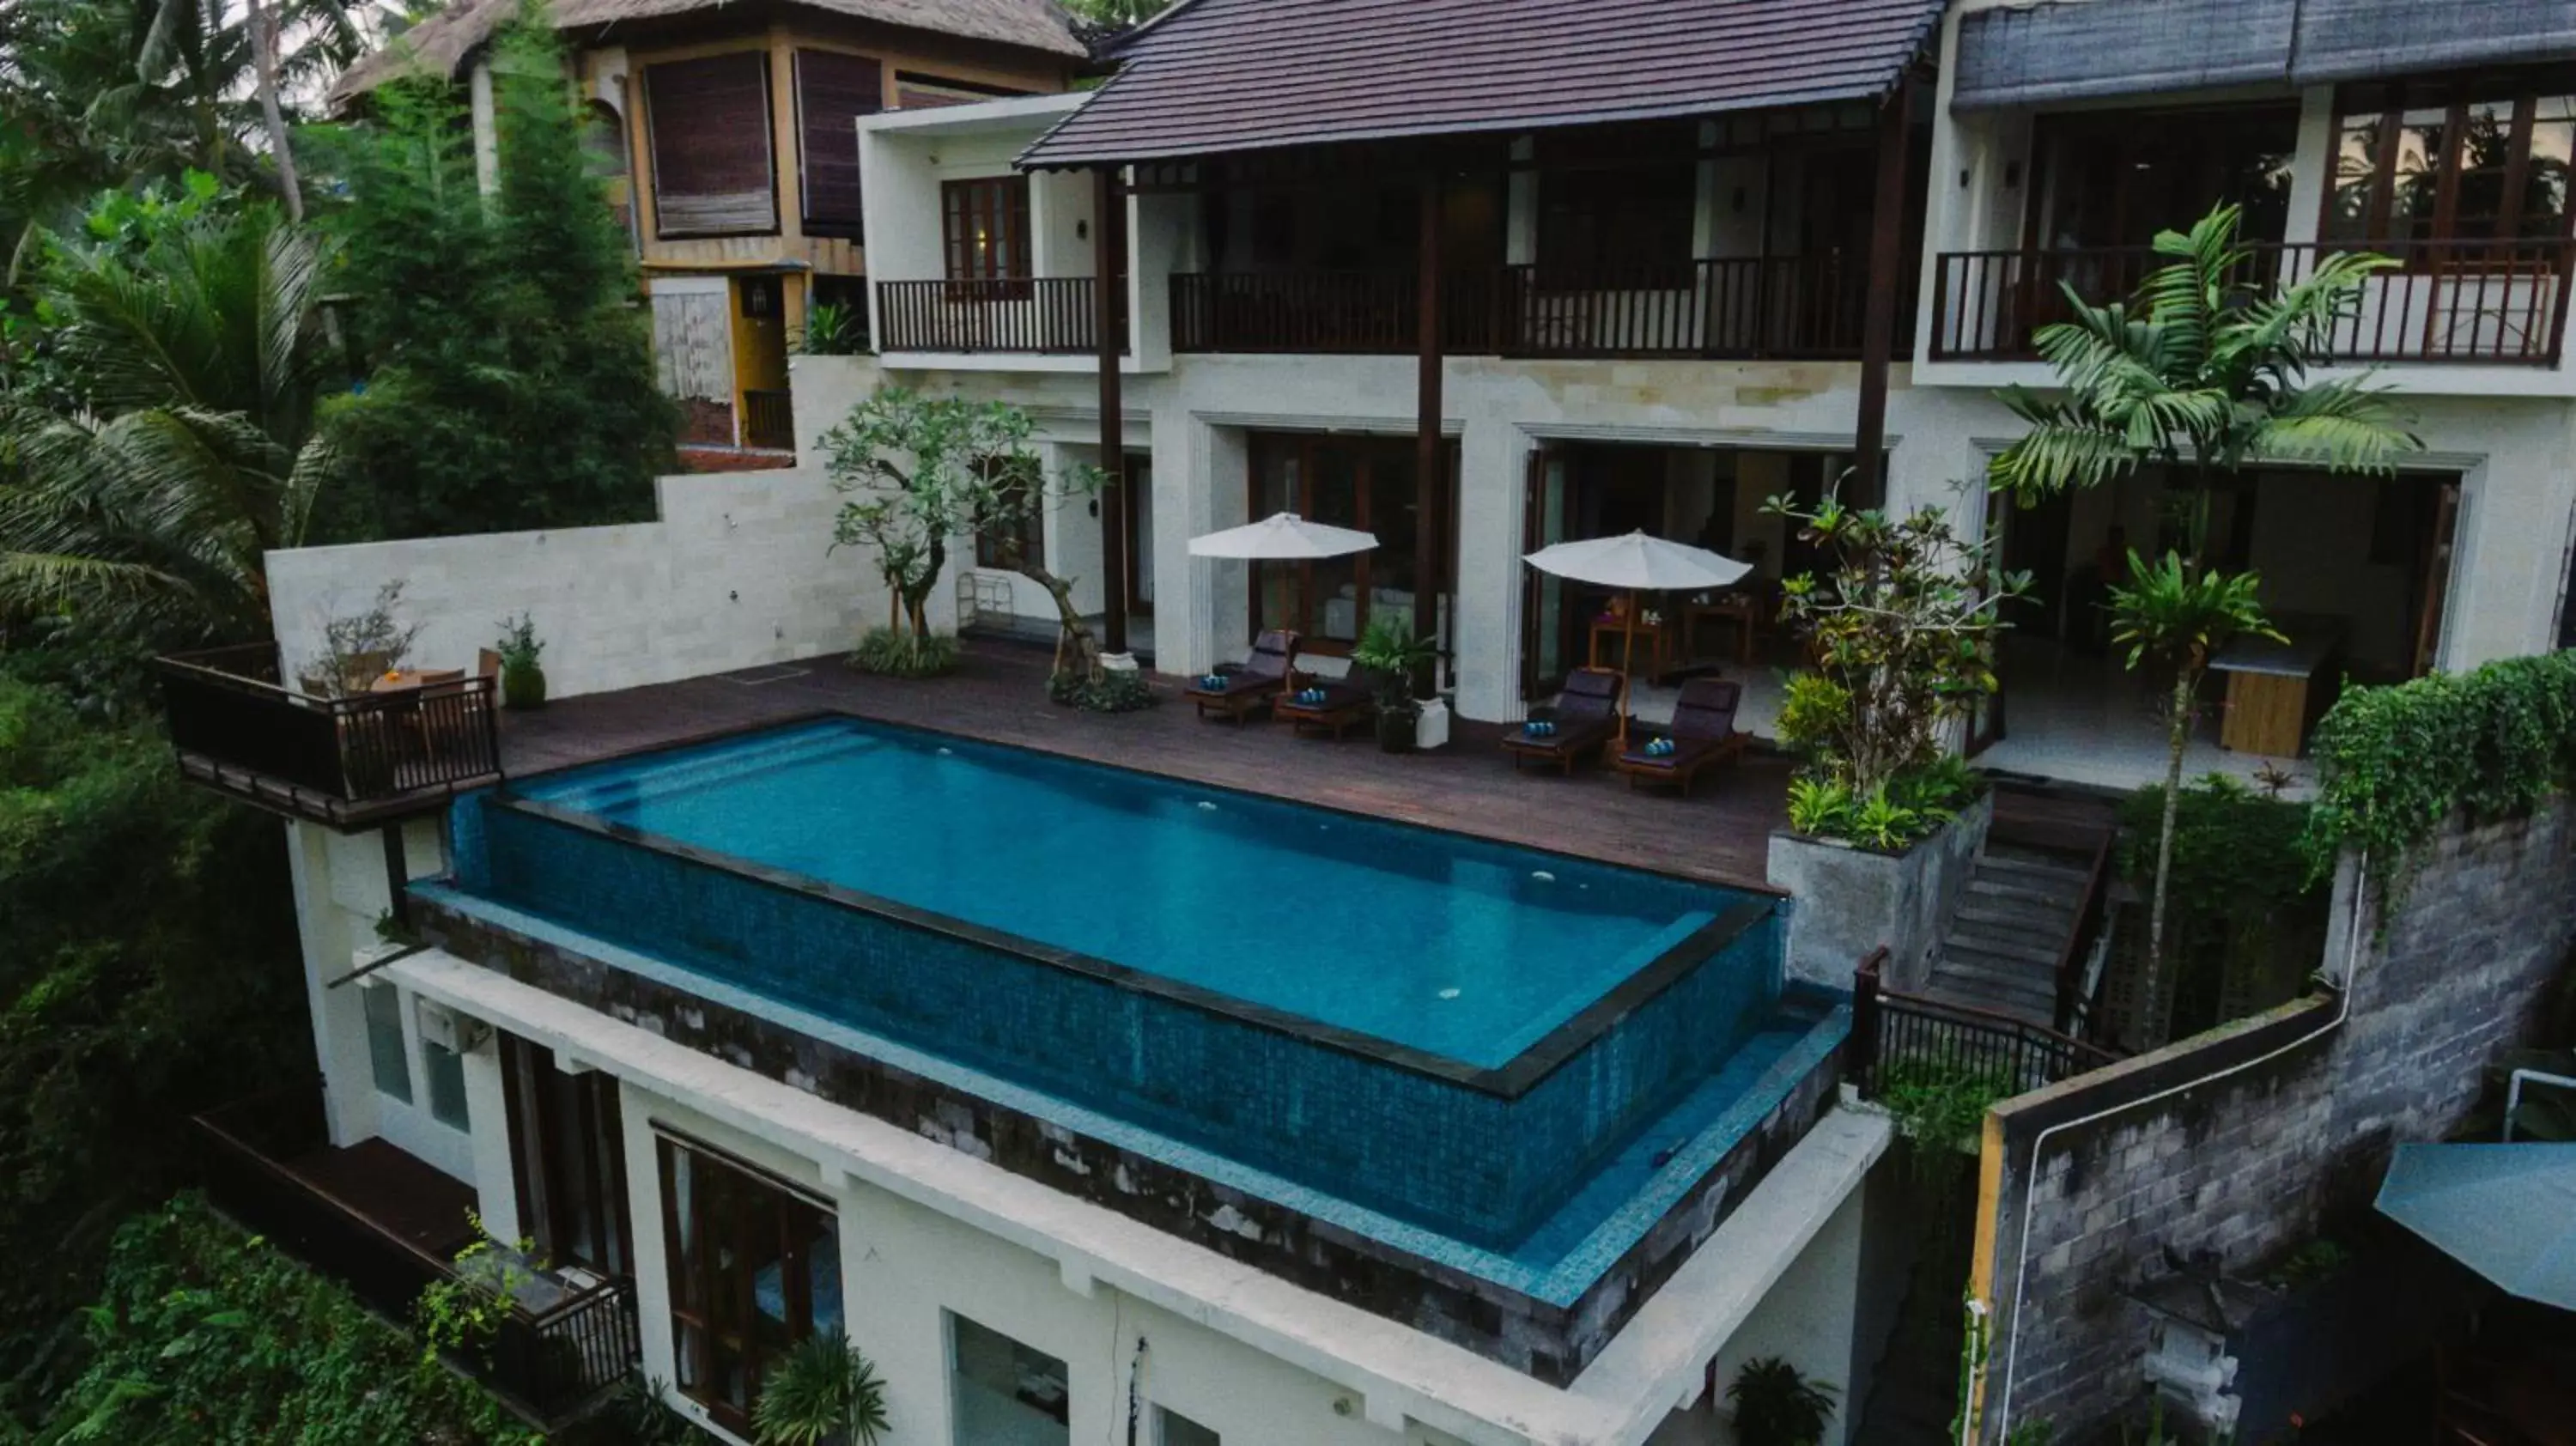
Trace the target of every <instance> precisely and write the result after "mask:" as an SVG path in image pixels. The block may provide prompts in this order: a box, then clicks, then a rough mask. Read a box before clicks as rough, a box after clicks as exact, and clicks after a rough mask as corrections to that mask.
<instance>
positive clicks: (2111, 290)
mask: <svg viewBox="0 0 2576 1446" xmlns="http://www.w3.org/2000/svg"><path fill="white" fill-rule="evenodd" d="M2245 249H2246V260H2245V264H2244V267H2243V282H2244V285H2245V286H2246V287H2247V288H2248V289H2249V290H2255V289H2261V288H2264V287H2268V286H2287V285H2295V284H2296V283H2298V282H2300V281H2302V280H2305V279H2306V278H2308V277H2310V276H2312V275H2314V274H2315V273H2316V270H2317V266H2318V264H2319V263H2320V262H2321V261H2322V260H2324V259H2325V258H2326V257H2329V256H2334V255H2339V254H2347V253H2351V252H2356V251H2370V252H2376V253H2378V254H2381V255H2384V256H2387V257H2389V258H2391V259H2393V260H2394V261H2396V262H2397V263H2398V264H2397V265H2396V266H2394V267H2392V268H2390V269H2388V270H2385V271H2381V272H2378V273H2376V274H2374V275H2372V276H2371V277H2369V278H2368V279H2367V280H2366V281H2364V282H2363V284H2362V286H2361V289H2360V291H2359V294H2358V295H2357V296H2356V297H2355V298H2354V301H2353V303H2352V304H2351V305H2350V306H2348V307H2346V308H2345V311H2344V314H2343V315H2342V316H2340V317H2338V318H2336V320H2335V321H2334V322H2333V323H2332V324H2331V325H2330V326H2328V327H2327V328H2326V333H2325V335H2324V336H2323V337H2321V338H2319V351H2320V357H2319V359H2320V360H2324V361H2332V362H2361V363H2369V362H2382V363H2386V362H2397V363H2469V364H2485V365H2491V366H2555V365H2557V363H2558V358H2559V353H2560V348H2561V345H2562V342H2563V337H2564V333H2565V331H2566V323H2567V302H2568V280H2569V272H2570V269H2571V268H2570V262H2571V261H2572V260H2576V242H2570V241H2567V240H2559V239H2549V240H2502V241H2495V240H2483V241H2456V240H2455V241H2390V242H2377V243H2372V244H2370V245H2367V246H2362V245H2346V244H2339V243H2320V242H2304V243H2297V244H2289V243H2279V242H2273V243H2260V244H2254V245H2249V246H2248V247H2246V248H2245ZM2171 261H2172V258H2171V257H2167V256H2161V255H2158V254H2157V253H2156V252H2155V251H2154V250H2152V249H2151V248H2148V247H2144V246H2115V247H2084V248H2070V249H2065V250H2046V251H2043V250H2027V251H1963V252H1947V253H1944V254H1943V255H1942V256H1941V258H1940V260H1939V263H1938V265H1937V267H1936V274H1935V288H1936V289H1935V291H1934V293H1933V298H1932V347H1931V355H1932V357H1933V359H1934V360H1936V361H2027V360H2030V359H2032V358H2034V357H2036V356H2038V354H2039V352H2038V347H2037V344H2036V337H2037V335H2038V333H2039V331H2040V329H2041V328H2043V327H2046V326H2049V325H2051V324H2054V323H2057V322H2063V321H2067V320H2070V319H2071V318H2072V316H2073V314H2074V313H2073V308H2072V307H2071V306H2070V305H2069V304H2068V302H2067V298H2066V292H2067V290H2068V289H2070V288H2071V289H2072V290H2073V291H2074V292H2075V294H2076V295H2078V296H2080V297H2082V298H2084V300H2085V301H2087V302H2088V303H2092V304H2095V305H2099V304H2101V303H2103V302H2106V301H2111V300H2117V299H2122V298H2126V297H2128V296H2129V295H2131V294H2132V293H2134V292H2135V291H2136V290H2137V288H2138V285H2139V283H2140V282H2142V281H2144V280H2145V279H2146V278H2147V276H2148V275H2149V274H2150V273H2152V272H2154V271H2155V270H2157V269H2158V268H2160V267H2162V266H2165V265H2167V264H2169V263H2170V262H2171Z"/></svg>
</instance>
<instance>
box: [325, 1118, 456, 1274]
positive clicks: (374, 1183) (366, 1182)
mask: <svg viewBox="0 0 2576 1446" xmlns="http://www.w3.org/2000/svg"><path fill="white" fill-rule="evenodd" d="M284 1163H285V1168H286V1171H287V1173H289V1174H291V1175H293V1176H295V1178H297V1179H299V1180H301V1181H303V1182H304V1183H305V1184H307V1185H310V1186H312V1187H313V1188H314V1189H316V1190H318V1191H320V1192H322V1193H323V1194H324V1195H327V1196H329V1197H331V1198H332V1199H334V1200H337V1201H339V1202H340V1203H341V1204H343V1205H346V1206H347V1207H349V1208H350V1209H351V1210H354V1211H356V1212H357V1213H358V1214H359V1215H360V1216H362V1217H364V1218H365V1219H366V1220H367V1221H369V1222H370V1223H372V1224H373V1225H374V1226H375V1227H376V1228H377V1229H379V1230H382V1231H384V1232H385V1233H386V1234H388V1235H393V1236H397V1237H400V1238H401V1239H402V1240H403V1241H404V1242H405V1243H406V1244H409V1245H411V1246H412V1247H414V1248H416V1249H418V1250H420V1251H422V1252H423V1253H425V1254H428V1255H431V1256H434V1257H436V1258H437V1259H440V1260H453V1259H455V1258H456V1253H457V1252H458V1251H460V1250H463V1249H464V1248H465V1247H466V1246H468V1245H471V1244H473V1243H474V1228H473V1226H472V1224H471V1223H470V1221H471V1216H472V1214H473V1211H474V1207H475V1200H474V1189H473V1187H472V1186H470V1185H467V1184H466V1183H464V1182H463V1181H461V1180H458V1179H456V1178H455V1177H453V1176H451V1175H447V1174H445V1173H443V1172H441V1171H439V1170H438V1169H436V1168H434V1167H433V1166H431V1165H429V1164H427V1163H424V1162H423V1161H421V1160H420V1159H419V1158H417V1157H415V1156H413V1155H410V1154H407V1153H405V1152H404V1151H402V1150H400V1149H398V1148H396V1147H395V1146H393V1145H391V1144H388V1143H386V1142H385V1141H383V1140H380V1139H378V1140H360V1141H359V1142H358V1143H356V1144H354V1145H350V1146H347V1147H346V1148H334V1147H326V1148H323V1149H319V1150H315V1151H313V1152H312V1153H310V1154H306V1155H301V1156H298V1157H296V1158H295V1159H292V1160H288V1161H286V1162H284Z"/></svg>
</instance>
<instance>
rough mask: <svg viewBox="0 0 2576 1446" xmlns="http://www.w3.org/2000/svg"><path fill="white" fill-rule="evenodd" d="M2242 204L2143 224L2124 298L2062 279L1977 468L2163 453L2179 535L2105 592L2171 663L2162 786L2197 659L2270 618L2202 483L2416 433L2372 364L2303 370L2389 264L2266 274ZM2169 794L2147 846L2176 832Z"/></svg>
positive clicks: (2158, 936) (2157, 924)
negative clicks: (2042, 370)
mask: <svg viewBox="0 0 2576 1446" xmlns="http://www.w3.org/2000/svg"><path fill="white" fill-rule="evenodd" d="M2242 220H2243V216H2242V213H2241V212H2240V211H2239V210H2238V209H2237V208H2236V207H2234V206H2222V207H2220V208H2218V209H2217V210H2215V211H2212V212H2210V213H2209V214H2208V215H2207V216H2205V217H2203V218H2201V220H2200V221H2199V222H2197V223H2196V224H2194V225H2193V227H2192V228H2191V230H2190V231H2189V232H2188V233H2183V232H2175V231H2167V232H2164V233H2162V234H2160V235H2158V236H2157V237H2156V239H2155V250H2156V252H2157V254H2159V255H2161V256H2164V257H2166V258H2169V259H2168V261H2167V264H2165V265H2164V266H2161V267H2159V268H2157V270H2155V271H2154V272H2153V273H2151V274H2150V275H2149V276H2148V277H2147V279H2146V280H2145V281H2144V282H2143V283H2142V284H2141V285H2140V286H2139V288H2138V292H2137V295H2136V296H2134V297H2132V298H2130V299H2128V300H2126V301H2118V300H2115V301H2110V302H2106V303H2104V304H2102V305H2099V306H2096V305H2093V304H2091V303H2089V302H2087V301H2086V300H2085V299H2084V298H2083V297H2081V296H2079V295H2077V294H2076V293H2075V291H2074V289H2073V288H2072V287H2069V288H2067V290H2066V300H2067V303H2068V305H2069V306H2070V307H2071V309H2072V315H2073V317H2074V319H2073V320H2072V321H2067V322H2061V323H2058V324H2055V325H2051V326H2046V327H2042V328H2041V329H2040V331H2039V336H2038V345H2039V352H2040V355H2041V356H2042V357H2043V358H2044V359H2046V360H2047V362H2048V363H2049V364H2050V365H2051V366H2052V367H2054V368H2055V369H2056V371H2057V375H2058V381H2059V386H2058V388H2057V390H2055V391H2053V392H2052V393H2050V394H2048V395H2041V394H2038V393H2035V392H2031V391H2027V390H2025V389H2022V388H2019V387H2015V388H2011V389H2008V390H2007V391H2005V392H2004V393H2003V401H2004V404H2005V405H2006V406H2008V407H2010V408H2011V409H2012V411H2013V412H2014V414H2015V415H2017V416H2019V417H2020V418H2021V419H2022V420H2023V421H2024V422H2025V423H2027V424H2028V426H2029V430H2028V431H2027V432H2025V433H2024V434H2023V435H2022V436H2021V438H2020V439H2019V440H2017V441H2015V442H2014V443H2013V444H2012V445H2011V446H2009V447H2006V448H2005V449H2004V450H2003V451H2001V452H1999V453H1997V454H1996V456H1995V457H1994V459H1993V461H1992V463H1991V464H1990V465H1989V467H1988V469H1987V481H1988V483H1989V485H1991V486H1992V487H1993V488H1994V490H1995V491H1997V492H2000V493H2005V494H2008V495H2010V496H2012V497H2014V498H2015V499H2016V500H2018V501H2020V502H2022V503H2025V504H2028V503H2032V502H2036V501H2038V500H2040V499H2041V498H2043V497H2045V496H2047V495H2049V494H2051V493H2055V492H2060V491H2065V490H2068V489H2075V488H2087V487H2097V486H2100V485H2102V484H2104V483H2107V482H2111V481H2115V480H2118V479H2120V478H2124V477H2128V476H2132V475H2134V474H2135V473H2137V472H2138V471H2139V470H2140V469H2141V468H2145V467H2149V466H2156V467H2161V468H2163V469H2164V470H2165V473H2166V476H2167V479H2168V483H2169V485H2171V486H2175V487H2179V488H2181V489H2182V491H2181V493H2180V504H2179V511H2180V513H2181V515H2180V517H2179V518H2178V519H2177V520H2178V521H2179V522H2180V524H2181V531H2182V534H2183V536H2184V537H2185V538H2186V539H2187V541H2186V545H2185V547H2184V548H2183V549H2182V550H2180V551H2177V552H2170V553H2168V554H2167V555H2166V556H2165V557H2164V559H2163V560H2161V561H2160V562H2155V563H2150V562H2148V561H2146V560H2144V559H2142V558H2139V557H2137V556H2136V555H2135V554H2132V555H2131V558H2130V562H2129V566H2130V582H2129V585H2128V586H2127V587H2125V588H2115V589H2114V591H2113V594H2112V608H2113V623H2114V637H2115V639H2116V640H2117V641H2119V642H2121V643H2122V644H2124V645H2125V646H2127V647H2128V649H2129V663H2130V666H2131V667H2133V668H2134V667H2137V666H2138V665H2139V664H2141V663H2143V662H2145V661H2147V660H2149V659H2155V660H2157V661H2159V662H2161V663H2164V664H2166V665H2168V666H2170V667H2172V668H2173V669H2174V672H2175V677H2174V683H2173V689H2172V694H2171V707H2172V718H2171V726H2170V730H2169V733H2168V737H2167V761H2166V768H2165V796H2166V798H2167V800H2168V801H2169V802H2170V801H2171V800H2173V799H2174V798H2176V797H2177V796H2178V794H2179V792H2180V788H2181V782H2182V766H2183V754H2184V751H2185V749H2186V748H2187V747H2188V745H2189V743H2190V740H2191V726H2192V721H2193V717H2194V712H2195V709H2196V706H2197V702H2198V697H2199V689H2200V682H2201V676H2202V673H2203V671H2204V670H2205V667H2206V665H2207V663H2208V660H2209V657H2210V656H2211V654H2212V653H2214V652H2215V651H2216V650H2217V649H2219V648H2220V647H2223V646H2224V645H2225V644H2226V643H2227V641H2228V640H2229V639H2230V638H2231V637H2233V636H2236V635H2238V634H2240V633H2248V632H2253V633H2261V632H2266V631H2268V630H2269V629H2268V624H2267V623H2266V622H2265V620H2264V616H2263V611H2262V608H2261V605H2260V603H2259V601H2258V599H2257V592H2258V589H2259V583H2258V581H2257V579H2256V578H2255V577H2253V576H2252V575H2251V574H2246V575H2244V576H2239V577H2229V576H2225V575H2223V574H2221V573H2219V572H2217V571H2216V570H2214V569H2213V568H2212V567H2211V565H2210V561H2209V557H2208V550H2209V517H2210V498H2211V494H2212V491H2213V488H2214V484H2215V483H2216V482H2217V480H2218V479H2219V478H2221V477H2225V476H2230V475H2233V474H2236V473H2239V472H2241V471H2243V470H2244V469H2245V468H2246V467H2248V466H2251V465H2254V464H2257V463H2262V462H2308V463H2315V464H2321V465H2323V466H2326V467H2330V468H2333V469H2335V470H2337V471H2341V472H2354V473H2372V472H2387V471H2390V470H2392V469H2393V468H2394V467H2395V465H2396V460H2397V458H2398V457H2399V456H2401V455H2403V454H2404V453H2406V452H2408V451H2412V450H2417V449H2420V447H2421V446H2422V444H2421V443H2420V442H2419V441H2417V440H2416V438H2415V437H2414V436H2413V435H2412V434H2411V433H2409V432H2408V431H2407V430H2406V424H2405V422H2404V420H2403V419H2402V418H2401V417H2400V416H2399V414H2398V412H2397V410H2396V407H2395V404H2394V403H2393V402H2392V401H2391V400H2390V399H2389V397H2388V396H2387V394H2386V393H2385V392H2383V391H2382V390H2380V389H2379V388H2378V387H2377V386H2375V385H2373V384H2372V382H2371V381H2370V379H2369V378H2368V377H2367V376H2362V377H2349V378H2338V379H2336V380H2332V381H2326V382H2315V383H2311V382H2310V381H2309V380H2308V371H2309V369H2310V367H2311V366H2312V365H2313V364H2314V363H2315V361H2316V359H2317V358H2318V357H2319V356H2321V355H2322V354H2323V353H2324V350H2325V348H2326V345H2327V343H2328V342H2329V341H2330V339H2331V338H2332V335H2333V331H2334V328H2335V325H2336V324H2337V323H2338V322H2339V321H2340V320H2342V319H2343V318H2345V317H2346V316H2348V315H2350V314H2351V312H2352V310H2353V309H2354V308H2355V307H2356V306H2358V305H2359V304H2360V295H2361V288H2362V285H2363V283H2364V282H2365V281H2366V280H2367V279H2368V278H2369V277H2370V276H2371V275H2372V274H2373V273H2375V272H2378V271H2382V270H2385V269H2387V268H2388V267H2390V266H2392V265H2394V264H2395V263H2394V262H2392V261H2390V260H2389V259H2388V258H2386V257H2383V256H2374V255H2369V254H2366V253H2353V252H2339V253H2334V254H2331V255H2328V256H2325V257H2324V258H2322V259H2321V260H2319V261H2318V263H2317V265H2316V269H2315V270H2314V271H2312V272H2311V273H2310V274H2309V275H2307V276H2306V277H2304V278H2302V279H2300V280H2298V281H2296V282H2293V283H2291V284H2289V285H2286V286H2284V285H2278V284H2274V283H2273V282H2271V281H2270V280H2269V279H2267V278H2266V277H2264V276H2263V275H2262V274H2261V271H2260V263H2259V261H2258V257H2257V254H2256V252H2255V251H2253V250H2252V249H2251V248H2249V247H2247V246H2245V245H2243V244H2241V242H2240V241H2239V239H2238V230H2239V226H2240V224H2241V222H2242ZM2172 832H2173V819H2172V817H2171V810H2170V809H2168V816H2167V818H2166V820H2165V822H2164V826H2163V835H2164V837H2163V840H2162V842H2161V843H2160V844H2159V856H2160V858H2169V856H2170V854H2171V849H2172ZM2166 874H2167V869H2166V867H2165V866H2164V865H2162V864H2160V865H2159V867H2158V869H2157V873H2156V885H2155V902H2154V904H2153V906H2152V909H2151V911H2150V914H2149V920H2150V922H2149V926H2148V946H2147V977H2148V983H2149V986H2150V994H2149V997H2150V1000H2151V1001H2155V1000H2159V999H2160V998H2161V993H2160V991H2161V985H2162V977H2163V975H2164V972H2165V913H2166V896H2167V880H2166Z"/></svg>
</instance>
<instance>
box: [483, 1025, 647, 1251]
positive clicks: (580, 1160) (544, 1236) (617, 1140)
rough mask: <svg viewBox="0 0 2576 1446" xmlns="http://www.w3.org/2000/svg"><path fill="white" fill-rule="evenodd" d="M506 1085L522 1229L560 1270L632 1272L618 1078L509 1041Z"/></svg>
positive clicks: (504, 1051)
mask: <svg viewBox="0 0 2576 1446" xmlns="http://www.w3.org/2000/svg"><path fill="white" fill-rule="evenodd" d="M501 1081H502V1095H503V1103H504V1105H505V1106H506V1113H507V1115H508V1116H509V1133H510V1158H511V1165H512V1170H513V1173H514V1175H515V1176H516V1184H517V1193H518V1202H519V1229H520V1231H521V1233H523V1234H525V1235H527V1236H528V1237H529V1238H530V1239H532V1240H534V1241H535V1242H536V1244H537V1250H538V1253H539V1254H541V1255H543V1256H544V1257H545V1258H546V1259H548V1260H551V1261H554V1262H556V1263H558V1264H565V1265H577V1266H580V1267H581V1268H583V1269H585V1270H589V1271H591V1272H593V1273H595V1274H598V1275H603V1276H612V1277H613V1276H631V1275H633V1274H634V1271H635V1264H634V1244H633V1241H634V1234H633V1231H632V1230H631V1229H630V1227H629V1222H628V1207H627V1195H626V1141H625V1125H624V1121H623V1118H622V1117H621V1114H620V1111H619V1105H618V1095H617V1081H616V1079H615V1078H613V1077H611V1076H609V1075H605V1074H601V1073H599V1072H597V1071H590V1072H586V1073H583V1074H578V1075H573V1074H566V1073H564V1072H563V1071H562V1070H561V1069H559V1068H557V1067H556V1065H555V1057H554V1052H553V1051H551V1050H549V1049H547V1048H546V1047H545V1046H543V1045H538V1044H531V1043H529V1042H527V1041H526V1040H523V1039H519V1038H517V1037H516V1036H512V1035H504V1036H502V1039H501Z"/></svg>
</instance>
